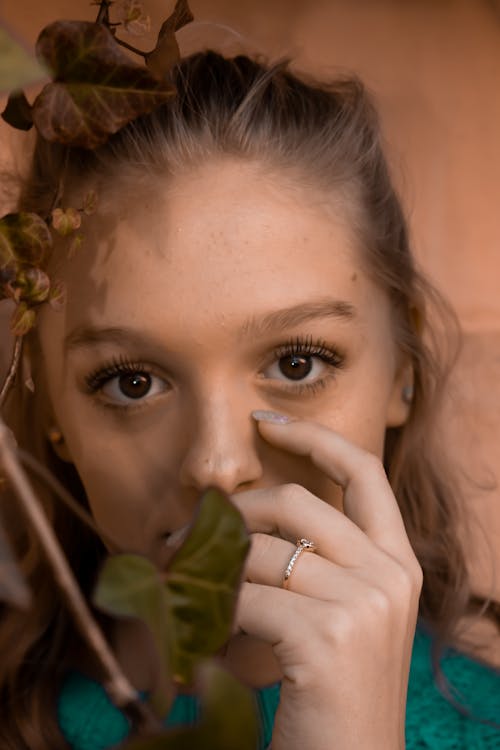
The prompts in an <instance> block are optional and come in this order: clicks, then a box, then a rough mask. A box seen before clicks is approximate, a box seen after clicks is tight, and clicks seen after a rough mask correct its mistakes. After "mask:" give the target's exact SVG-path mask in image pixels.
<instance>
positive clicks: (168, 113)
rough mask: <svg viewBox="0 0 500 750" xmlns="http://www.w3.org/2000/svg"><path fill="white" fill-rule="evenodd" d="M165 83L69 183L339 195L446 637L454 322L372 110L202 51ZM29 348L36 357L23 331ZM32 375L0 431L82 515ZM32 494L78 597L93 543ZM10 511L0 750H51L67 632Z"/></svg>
mask: <svg viewBox="0 0 500 750" xmlns="http://www.w3.org/2000/svg"><path fill="white" fill-rule="evenodd" d="M175 82H176V85H177V89H178V93H177V95H176V96H175V97H173V98H172V99H171V100H170V101H169V102H167V104H165V105H163V106H161V107H160V108H158V109H157V110H156V111H155V112H153V113H152V114H151V115H148V116H145V117H142V118H139V119H138V120H136V121H134V122H133V123H131V124H130V125H128V126H127V127H125V128H123V129H122V130H121V131H120V132H119V133H117V134H116V135H115V136H113V137H112V138H110V140H109V142H108V143H107V144H106V145H105V146H104V147H102V148H100V149H98V150H97V151H95V152H87V151H81V150H72V151H71V152H70V153H69V160H68V162H67V164H66V168H67V172H66V177H67V181H68V184H70V185H71V184H78V183H79V181H85V182H87V181H89V182H91V181H92V179H93V178H95V179H103V178H104V177H105V178H106V179H107V180H110V182H111V184H112V181H113V175H114V176H116V175H117V174H122V173H123V170H124V169H128V170H131V171H132V172H133V173H134V175H135V176H136V177H137V176H138V175H142V178H143V179H144V180H148V179H150V177H151V176H152V175H158V176H159V177H161V178H165V176H166V175H173V174H175V173H176V171H180V170H182V169H185V168H186V167H188V166H195V165H198V164H201V163H203V162H204V161H206V160H207V159H209V158H213V157H216V156H217V155H230V156H234V157H237V158H240V159H248V160H252V161H258V162H259V163H261V164H264V165H267V166H269V167H271V168H272V169H275V170H281V171H283V170H286V171H289V172H290V174H292V175H293V176H294V177H295V179H298V180H299V181H307V183H308V184H310V185H314V186H316V187H317V188H319V189H320V190H323V191H325V192H326V193H327V194H331V195H332V196H335V197H336V198H338V196H339V195H340V196H341V198H342V199H344V202H345V204H346V210H347V211H348V216H349V218H350V219H351V224H352V226H353V227H354V228H355V231H356V232H357V235H358V237H359V239H360V241H361V245H362V247H363V249H364V255H365V259H366V264H367V268H368V269H369V271H370V273H371V274H372V275H373V277H374V278H375V280H376V281H377V282H378V284H379V285H380V286H381V287H382V288H383V289H385V290H386V292H387V294H388V295H389V298H390V299H391V301H392V306H393V311H394V323H395V335H396V338H397V341H398V344H399V347H400V349H401V351H402V352H403V353H404V354H406V355H407V356H408V357H409V359H410V360H411V363H412V366H413V371H414V388H415V392H414V397H413V402H412V405H411V410H410V415H409V419H408V422H407V424H405V425H404V426H403V427H401V428H392V429H389V430H388V432H387V437H386V446H385V456H384V462H385V466H386V470H387V473H388V475H389V478H390V481H391V484H392V487H393V490H394V492H395V495H396V497H397V500H398V503H399V505H400V508H401V511H402V514H403V517H404V521H405V524H406V529H407V532H408V535H409V538H410V541H411V543H412V545H413V548H414V550H415V553H416V555H417V557H418V559H419V561H420V564H421V566H422V568H423V571H424V583H423V590H422V595H421V600H420V616H421V618H422V619H423V620H424V621H426V622H427V623H428V624H429V625H430V626H432V628H433V630H434V631H435V632H436V633H437V634H438V636H439V637H440V641H441V642H452V641H453V638H454V635H455V630H456V626H457V623H458V621H459V619H460V618H461V616H462V615H464V614H465V613H466V612H467V611H469V610H470V609H471V606H472V604H473V603H474V599H473V597H472V594H471V591H470V586H469V580H468V576H467V572H466V567H465V561H464V556H463V551H462V548H461V546H460V543H459V538H458V532H457V524H458V521H459V514H460V511H461V508H460V505H459V503H458V500H457V497H458V490H457V486H456V484H455V483H454V481H453V479H452V473H451V470H450V469H449V467H448V466H447V464H446V461H445V457H444V455H443V454H442V452H441V451H440V450H439V445H438V444H437V442H436V441H435V440H432V435H433V434H434V430H435V427H434V425H435V422H436V415H437V414H438V410H439V403H440V398H441V395H442V391H443V387H444V384H445V382H446V376H447V367H448V365H447V364H445V363H443V362H442V358H440V357H438V356H437V355H438V351H441V353H442V347H441V345H440V344H439V343H438V341H437V339H436V338H435V337H434V335H431V329H432V327H431V326H429V325H428V322H429V316H430V312H429V311H430V309H431V308H432V309H434V311H435V312H434V314H433V319H432V322H433V323H436V322H437V321H438V320H445V319H446V321H447V325H446V329H447V330H448V331H450V330H452V329H453V328H454V327H455V323H456V322H455V320H454V317H453V315H452V313H451V312H450V311H449V310H448V308H447V307H446V305H445V303H444V302H442V300H441V299H440V298H439V295H437V293H436V292H435V291H434V290H433V289H432V287H431V286H430V284H429V283H428V282H427V281H426V280H425V279H424V277H423V276H422V275H421V274H420V273H419V272H418V271H417V269H416V268H415V265H414V262H413V259H412V255H411V252H410V247H409V240H408V233H407V228H406V222H405V219H404V216H403V212H402V209H401V205H400V202H399V200H398V197H397V195H396V193H395V191H394V189H393V186H392V184H391V180H390V176H389V172H388V168H387V164H386V161H385V158H384V155H383V150H382V146H381V137H380V132H379V127H378V124H377V118H376V115H375V112H374V109H373V106H372V105H371V103H370V100H369V98H368V97H367V95H366V93H365V91H364V89H363V86H362V84H361V83H360V82H359V81H358V80H357V79H352V78H351V79H343V80H337V81H335V82H333V83H331V84H329V85H325V84H318V83H316V82H313V81H308V80H306V79H304V78H300V77H298V76H296V75H294V74H292V73H291V72H290V71H289V70H288V68H287V66H286V65H285V64H279V65H276V66H273V67H267V66H266V65H263V64H261V63H258V62H256V61H253V60H250V59H249V58H247V57H242V56H240V57H236V58H234V59H231V60H228V59H225V58H223V57H221V56H220V55H217V54H215V53H213V52H207V53H200V54H197V55H193V56H192V57H190V58H188V59H186V60H184V61H182V62H181V63H180V64H179V65H178V67H177V69H176V71H175ZM63 161H64V151H63V149H62V148H60V147H57V146H51V145H49V144H47V143H45V142H43V141H41V140H39V141H38V142H37V145H36V148H35V154H34V159H33V166H32V172H31V175H30V179H29V180H28V182H27V184H26V186H25V188H24V190H23V193H22V197H21V202H20V206H21V208H22V209H23V210H31V211H37V212H39V213H42V214H43V213H45V212H47V211H48V210H49V206H50V204H51V201H52V197H53V195H54V194H55V193H56V191H57V189H58V182H59V179H60V175H61V169H62V164H63ZM436 311H437V312H436ZM30 338H31V341H30V344H31V345H32V346H34V347H36V332H35V333H34V334H33V335H30ZM448 340H449V339H448ZM448 364H449V363H448ZM35 365H36V358H35ZM34 375H35V380H36V392H35V394H34V395H31V394H29V393H28V392H27V390H26V389H23V386H22V381H23V378H18V382H17V385H16V389H15V391H14V392H13V394H12V396H11V399H10V402H9V414H10V424H11V425H12V427H13V428H14V429H15V432H16V436H17V438H18V441H19V443H20V445H21V446H22V447H23V448H26V449H28V450H30V451H31V452H32V453H33V454H34V455H35V456H36V457H37V458H38V459H39V460H41V461H42V462H43V463H44V464H45V465H49V466H50V467H51V468H52V469H53V470H54V471H55V473H56V474H57V476H58V477H59V478H60V479H61V480H62V481H63V482H64V483H65V484H66V486H67V487H68V488H69V489H70V491H72V492H73V493H74V494H76V496H77V497H78V498H79V500H80V502H82V503H83V504H86V498H85V493H84V491H83V488H82V486H81V484H80V482H79V479H78V476H77V474H76V471H75V470H74V469H72V467H68V466H66V465H64V464H63V463H62V462H60V461H58V459H57V458H56V457H55V455H54V454H53V452H52V451H51V450H50V448H49V447H48V444H47V441H46V439H45V438H44V436H43V435H40V434H38V433H37V431H36V426H38V427H40V425H41V421H42V420H41V412H40V409H41V408H42V407H41V402H42V401H43V398H44V388H43V382H41V381H40V378H41V375H40V374H39V373H36V372H35V373H34ZM33 426H35V427H33ZM39 490H40V494H41V495H42V496H43V498H44V501H45V504H46V506H47V510H48V512H49V513H50V515H51V517H52V518H53V520H54V524H55V526H56V528H57V529H58V530H59V533H60V537H61V541H62V543H63V546H64V549H65V550H66V552H67V553H68V555H69V557H70V560H71V563H72V565H73V568H74V570H75V572H76V574H77V577H78V579H79V580H80V581H82V585H83V587H84V589H85V590H86V591H88V590H89V588H90V587H91V585H92V580H93V577H94V575H95V571H96V568H97V565H98V563H99V560H100V559H101V558H102V554H103V550H102V547H101V546H100V544H99V542H98V540H96V539H95V538H93V537H92V535H91V534H90V533H88V534H87V533H86V532H85V533H86V536H84V537H82V532H81V529H80V526H79V524H77V522H76V521H75V520H74V518H72V517H71V516H70V514H69V512H68V511H67V509H66V508H65V507H64V506H61V504H60V503H58V502H56V501H55V500H54V498H53V497H52V496H51V494H50V492H48V491H47V490H44V489H43V488H42V487H40V488H39ZM4 497H5V496H4ZM12 508H15V505H13V506H12ZM11 516H12V517H11ZM14 516H15V513H14V512H12V513H11V514H10V515H9V517H8V523H9V527H10V528H11V529H12V530H13V532H14V536H13V538H14V541H15V544H16V547H17V550H18V554H19V556H20V559H21V561H22V566H23V568H24V570H25V572H26V574H27V575H28V577H29V579H30V581H31V582H32V587H33V590H34V591H35V592H36V605H37V607H36V610H34V611H33V612H30V613H28V615H24V614H23V613H19V612H16V611H14V610H7V609H6V608H4V612H3V616H2V618H1V621H0V660H1V663H2V675H1V677H0V701H1V703H2V705H3V706H4V707H7V706H8V707H9V711H8V716H6V717H5V718H4V719H3V720H2V724H1V726H0V744H1V746H2V747H5V748H16V750H17V749H18V748H30V750H48V749H49V748H50V749H51V750H57V748H62V747H65V743H64V742H63V740H62V739H61V737H60V734H59V732H58V729H57V725H56V719H55V701H56V695H57V690H58V688H59V685H60V681H61V679H62V678H63V676H64V670H65V668H66V666H67V663H68V658H67V655H66V654H67V653H68V643H69V642H71V641H72V639H74V630H73V626H72V624H71V622H70V621H69V619H68V617H67V616H66V614H65V612H64V609H63V608H62V607H61V604H60V601H59V597H58V595H57V592H56V591H55V589H54V586H53V584H52V582H51V580H50V576H49V575H48V574H47V573H46V572H45V567H44V565H43V561H42V560H41V559H40V551H39V549H38V546H37V543H36V540H35V539H33V538H32V537H31V536H30V534H29V533H28V532H27V531H26V530H24V528H22V526H19V522H16V519H15V517H14ZM76 534H78V535H79V542H78V544H77V545H76V544H75V539H76ZM75 550H78V552H75ZM476 609H477V604H476Z"/></svg>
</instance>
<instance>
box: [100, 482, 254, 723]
mask: <svg viewBox="0 0 500 750" xmlns="http://www.w3.org/2000/svg"><path fill="white" fill-rule="evenodd" d="M248 548H249V538H248V534H247V532H246V529H245V524H244V522H243V519H242V517H241V514H240V512H239V511H238V510H237V508H236V507H235V506H234V505H233V504H232V503H231V501H230V500H229V498H227V497H226V496H225V495H224V494H223V493H222V492H220V491H219V490H217V489H209V490H207V491H206V492H205V493H204V494H203V496H202V498H201V501H200V507H199V510H198V513H197V516H196V518H195V520H194V522H193V525H192V528H191V531H190V534H189V536H188V537H187V539H186V540H185V541H184V543H183V545H182V546H181V547H180V549H179V550H178V551H177V552H176V554H175V555H174V557H173V559H172V561H171V563H170V565H169V567H168V569H167V571H166V573H165V574H164V579H163V580H162V578H161V576H160V574H159V572H158V570H157V569H156V568H155V566H154V565H153V564H152V563H151V562H149V560H147V559H146V558H144V557H141V556H139V555H124V554H122V555H116V556H113V557H110V558H109V559H108V561H107V562H106V563H105V565H104V566H103V568H102V570H101V573H100V575H99V579H98V583H97V587H96V589H95V591H94V596H93V600H94V602H95V604H96V605H97V606H98V607H100V608H101V609H104V610H105V611H107V612H110V613H111V614H114V615H119V616H123V615H127V616H135V617H139V618H140V619H142V620H143V621H144V622H145V623H146V624H147V625H148V626H149V628H150V630H151V633H152V634H153V637H154V640H155V644H156V647H157V650H158V654H159V657H160V665H161V669H162V671H163V675H166V676H167V678H168V676H171V675H173V677H174V679H176V680H177V681H178V682H183V683H190V682H192V680H193V677H194V671H195V667H196V665H197V664H198V663H199V662H200V661H203V660H204V659H206V658H207V657H209V656H212V655H213V654H215V653H216V652H217V651H219V650H220V649H221V648H222V646H223V645H224V644H225V643H226V641H227V640H228V639H229V637H230V635H231V627H232V622H233V617H234V609H235V605H236V598H237V592H238V587H239V585H240V581H241V576H242V571H243V565H244V561H245V558H246V554H247V552H248ZM154 705H155V708H157V709H158V708H159V696H154Z"/></svg>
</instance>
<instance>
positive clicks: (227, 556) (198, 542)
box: [166, 488, 250, 683]
mask: <svg viewBox="0 0 500 750" xmlns="http://www.w3.org/2000/svg"><path fill="white" fill-rule="evenodd" d="M249 547H250V541H249V537H248V533H247V531H246V528H245V524H244V521H243V518H242V516H241V514H240V512H239V511H238V509H237V508H236V507H235V506H234V505H233V503H232V502H231V501H230V500H229V498H228V497H227V496H226V495H225V494H224V493H223V492H221V491H220V490H218V489H215V488H211V489H208V490H206V491H205V493H204V494H203V496H202V498H201V503H200V507H199V510H198V515H197V517H196V519H195V522H194V524H193V527H192V529H191V532H190V534H189V536H188V537H187V539H186V540H185V542H184V544H183V545H182V546H181V548H180V549H179V550H178V552H177V553H176V554H175V556H174V558H173V560H172V562H171V563H170V565H169V567H168V570H167V573H166V593H167V597H168V608H169V611H170V613H171V618H172V622H173V625H174V629H173V630H171V631H169V633H168V635H169V636H170V639H171V664H172V670H173V674H174V677H175V679H176V680H177V681H178V682H184V683H190V682H191V681H192V679H193V671H194V667H195V665H196V663H197V662H199V661H200V660H201V659H204V658H207V657H209V656H212V655H213V654H215V653H216V652H217V651H219V649H221V648H222V646H223V645H224V644H225V643H226V641H227V640H228V639H229V637H230V635H231V627H232V622H233V617H234V609H235V605H236V597H237V592H238V589H239V586H240V583H241V576H242V573H243V565H244V562H245V558H246V555H247V553H248V550H249Z"/></svg>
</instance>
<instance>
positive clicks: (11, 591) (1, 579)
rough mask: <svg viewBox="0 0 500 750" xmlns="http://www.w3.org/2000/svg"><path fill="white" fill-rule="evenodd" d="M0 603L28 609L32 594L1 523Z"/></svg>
mask: <svg viewBox="0 0 500 750" xmlns="http://www.w3.org/2000/svg"><path fill="white" fill-rule="evenodd" d="M0 601H4V602H8V604H12V605H14V607H19V608H20V609H28V607H29V606H30V604H31V592H30V590H29V588H28V586H27V585H26V582H25V580H24V578H23V575H22V573H21V571H20V569H19V566H18V564H17V562H16V560H15V558H14V556H13V554H12V550H11V547H10V544H9V540H8V538H7V534H6V533H5V531H4V529H3V526H2V524H1V523H0Z"/></svg>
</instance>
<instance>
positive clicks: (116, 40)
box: [115, 36, 148, 60]
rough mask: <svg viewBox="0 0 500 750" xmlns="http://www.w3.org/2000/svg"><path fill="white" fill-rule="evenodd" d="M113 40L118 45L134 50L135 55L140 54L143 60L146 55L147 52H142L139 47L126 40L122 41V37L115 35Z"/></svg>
mask: <svg viewBox="0 0 500 750" xmlns="http://www.w3.org/2000/svg"><path fill="white" fill-rule="evenodd" d="M115 42H116V43H117V44H119V45H120V47H125V49H128V50H130V52H134V53H135V54H136V55H140V56H141V57H143V58H144V60H145V59H146V57H147V54H148V53H147V52H143V51H142V50H141V49H138V48H137V47H133V46H132V45H131V44H129V43H128V42H124V41H123V39H118V37H117V36H115Z"/></svg>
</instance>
